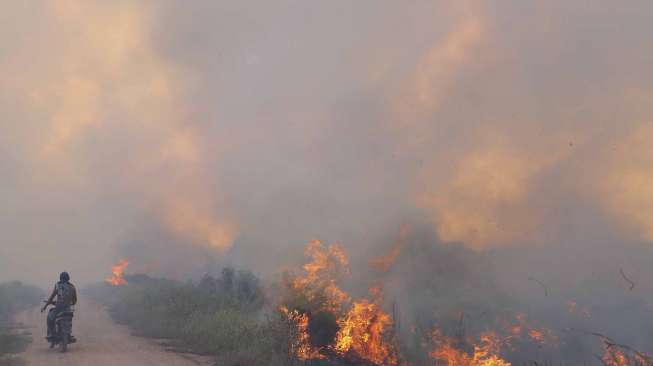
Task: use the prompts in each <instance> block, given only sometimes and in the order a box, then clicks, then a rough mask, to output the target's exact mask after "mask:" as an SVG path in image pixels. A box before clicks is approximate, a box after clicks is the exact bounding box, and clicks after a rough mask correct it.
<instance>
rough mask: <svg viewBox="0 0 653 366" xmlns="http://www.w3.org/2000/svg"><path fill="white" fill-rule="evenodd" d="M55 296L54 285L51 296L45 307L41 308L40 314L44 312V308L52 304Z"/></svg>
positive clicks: (55, 286)
mask: <svg viewBox="0 0 653 366" xmlns="http://www.w3.org/2000/svg"><path fill="white" fill-rule="evenodd" d="M55 296H57V285H56V284H55V285H54V289H52V294H51V295H50V297H49V298H48V299H47V300H46V301H45V305H43V307H42V308H41V312H44V311H45V308H47V307H48V305H49V304H51V303H52V300H54V297H55Z"/></svg>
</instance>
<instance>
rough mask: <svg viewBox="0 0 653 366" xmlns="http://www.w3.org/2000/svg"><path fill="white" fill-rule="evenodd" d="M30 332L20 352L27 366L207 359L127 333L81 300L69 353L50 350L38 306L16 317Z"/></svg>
mask: <svg viewBox="0 0 653 366" xmlns="http://www.w3.org/2000/svg"><path fill="white" fill-rule="evenodd" d="M17 320H18V321H19V322H20V323H22V324H23V325H24V326H25V327H27V328H28V330H29V331H30V332H31V333H32V335H33V337H34V341H33V342H32V344H31V345H30V346H29V348H28V349H27V351H26V352H25V353H23V354H21V355H20V357H21V358H22V359H24V360H25V361H27V365H30V366H59V365H62V366H63V365H66V366H114V365H121V366H159V365H165V366H167V365H169V366H198V365H210V362H209V360H207V359H204V358H201V357H197V356H191V355H182V354H177V353H172V352H167V351H165V350H164V349H163V347H162V346H160V345H159V344H157V343H155V342H154V341H152V340H149V339H144V338H139V337H135V336H132V335H130V333H129V329H128V328H127V327H125V326H121V325H117V324H115V323H113V322H112V321H111V319H110V318H109V316H108V314H107V312H106V311H105V310H104V309H103V308H102V307H101V306H99V305H97V304H95V303H93V302H89V301H88V300H86V299H81V301H80V304H79V305H78V306H77V309H76V312H75V320H74V322H73V334H74V335H75V337H76V338H77V339H78V343H75V344H72V345H70V347H69V349H68V352H66V353H59V352H58V351H57V350H56V349H53V350H51V349H49V346H48V344H47V343H46V341H45V339H44V338H43V337H44V327H45V314H41V313H40V312H39V311H38V309H35V310H33V311H29V312H26V313H23V314H22V315H20V316H19V318H18V319H17Z"/></svg>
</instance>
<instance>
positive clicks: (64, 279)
mask: <svg viewBox="0 0 653 366" xmlns="http://www.w3.org/2000/svg"><path fill="white" fill-rule="evenodd" d="M59 281H61V282H68V281H70V275H69V274H68V272H61V274H60V275H59Z"/></svg>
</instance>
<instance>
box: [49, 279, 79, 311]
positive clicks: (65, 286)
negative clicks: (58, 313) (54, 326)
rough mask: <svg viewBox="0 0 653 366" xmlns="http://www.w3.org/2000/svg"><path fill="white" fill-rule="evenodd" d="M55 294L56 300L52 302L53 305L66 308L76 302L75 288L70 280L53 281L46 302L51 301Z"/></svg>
mask: <svg viewBox="0 0 653 366" xmlns="http://www.w3.org/2000/svg"><path fill="white" fill-rule="evenodd" d="M55 296H56V297H57V301H56V302H54V305H55V307H57V308H66V307H69V306H71V305H75V304H77V289H75V286H74V285H73V284H72V283H70V282H62V281H59V282H57V283H55V285H54V289H53V290H52V294H51V295H50V298H49V299H48V302H52V301H53V300H54V298H55Z"/></svg>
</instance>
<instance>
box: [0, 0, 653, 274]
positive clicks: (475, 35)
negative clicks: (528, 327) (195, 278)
mask: <svg viewBox="0 0 653 366" xmlns="http://www.w3.org/2000/svg"><path fill="white" fill-rule="evenodd" d="M651 14H653V2H651V1H647V0H632V1H628V2H614V1H581V0H564V1H563V0H553V1H537V2H536V1H520V0H514V1H501V2H487V1H482V2H481V1H479V2H474V1H394V0H392V1H391V0H387V1H385V0H383V1H381V0H375V1H372V0H369V1H368V0H365V1H363V0H359V1H321V2H317V1H309V2H306V1H290V0H283V1H274V2H271V1H261V0H258V1H252V0H248V1H192V2H186V1H183V2H182V1H110V2H109V1H81V0H79V1H76V0H62V1H50V2H42V1H12V2H4V3H3V4H2V9H1V11H0V45H1V47H0V113H1V118H0V171H1V172H2V178H1V180H0V197H1V198H2V205H1V206H0V278H4V279H6V278H18V279H24V280H28V281H34V282H37V283H41V284H42V283H46V284H47V283H49V281H50V280H54V278H55V276H56V274H57V273H58V272H59V271H61V270H62V269H66V270H68V271H70V272H71V273H72V275H73V278H74V279H77V280H78V282H89V281H96V280H101V279H103V278H104V277H106V276H107V274H108V267H109V265H110V264H111V263H113V262H116V261H117V260H118V259H120V258H121V257H124V256H128V257H129V256H131V257H135V258H136V261H135V263H134V264H133V266H134V267H132V269H133V270H144V271H147V270H148V268H149V269H152V268H154V269H155V270H159V271H164V270H167V269H170V270H171V271H172V272H174V273H173V274H174V275H178V276H183V272H184V271H186V270H187V269H188V268H194V270H197V271H201V268H203V266H206V265H207V263H209V262H211V261H217V262H220V261H227V262H228V263H232V264H236V265H243V266H248V267H254V268H255V269H257V270H258V271H262V272H265V271H274V270H276V269H278V268H279V267H280V266H283V265H287V264H288V262H289V258H295V257H300V256H301V248H303V246H304V245H305V243H306V242H308V241H309V240H311V239H314V238H319V239H322V240H324V241H325V242H340V243H341V244H342V245H343V246H344V247H345V248H348V249H349V251H351V252H353V253H368V254H369V251H370V249H372V250H373V252H381V251H383V250H385V249H387V245H386V244H387V242H388V240H390V241H391V239H387V237H388V236H389V235H396V233H397V231H398V230H399V229H398V228H399V226H400V225H401V224H402V223H405V222H407V221H411V220H416V221H419V222H426V223H427V224H428V225H430V226H432V228H433V229H434V230H435V231H436V232H437V234H438V236H439V238H440V239H441V240H442V241H443V242H461V243H464V245H466V246H469V247H470V248H474V249H477V250H481V251H486V250H488V249H492V248H517V249H523V248H565V250H572V252H573V253H583V252H584V251H587V252H588V253H589V254H588V256H589V257H590V258H592V260H595V259H596V260H599V259H598V258H601V257H605V258H608V259H609V258H611V257H610V256H611V255H612V254H611V253H613V252H614V251H618V250H619V248H621V246H623V245H625V244H624V243H630V244H629V245H631V244H632V243H635V245H643V246H646V245H648V244H647V243H650V242H651V241H653V143H651V141H653V47H652V46H651V34H653V23H651ZM569 248H572V249H569ZM579 249H580V251H579ZM551 253H558V254H560V253H561V252H560V251H557V252H556V251H552V252H551ZM602 253H603V254H604V255H602ZM563 259H564V261H569V260H571V259H570V258H563ZM550 260H551V261H556V260H557V257H556V255H554V254H551V257H550ZM177 263H179V264H182V263H183V264H184V266H181V265H180V267H179V268H176V264H177Z"/></svg>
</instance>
